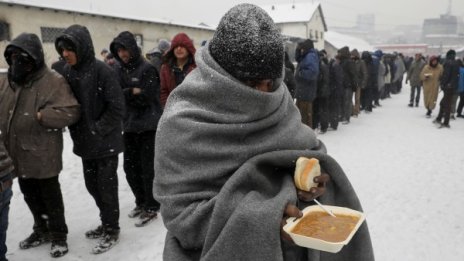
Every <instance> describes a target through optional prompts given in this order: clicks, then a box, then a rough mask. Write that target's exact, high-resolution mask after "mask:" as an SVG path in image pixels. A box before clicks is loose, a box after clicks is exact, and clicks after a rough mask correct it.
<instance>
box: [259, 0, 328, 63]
mask: <svg viewBox="0 0 464 261" xmlns="http://www.w3.org/2000/svg"><path fill="white" fill-rule="evenodd" d="M261 8H263V9H264V10H265V11H266V12H267V13H268V14H269V15H270V16H271V18H272V20H274V23H276V25H277V27H278V28H279V29H280V32H281V33H282V35H284V36H285V37H287V39H288V44H287V49H288V52H289V55H290V57H292V58H293V57H294V51H295V47H296V42H298V41H299V40H302V39H311V40H313V41H314V47H315V48H317V49H319V50H321V49H323V48H324V39H325V32H327V24H326V22H325V18H324V14H323V12H322V7H321V4H320V3H294V4H275V5H267V6H261Z"/></svg>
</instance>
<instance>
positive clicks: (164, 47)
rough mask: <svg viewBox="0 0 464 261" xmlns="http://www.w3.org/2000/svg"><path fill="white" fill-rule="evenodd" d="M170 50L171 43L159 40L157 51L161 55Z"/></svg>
mask: <svg viewBox="0 0 464 261" xmlns="http://www.w3.org/2000/svg"><path fill="white" fill-rule="evenodd" d="M169 48H171V43H170V42H169V41H168V40H166V39H161V40H159V42H158V49H159V50H160V52H161V53H165V52H166V51H168V50H169Z"/></svg>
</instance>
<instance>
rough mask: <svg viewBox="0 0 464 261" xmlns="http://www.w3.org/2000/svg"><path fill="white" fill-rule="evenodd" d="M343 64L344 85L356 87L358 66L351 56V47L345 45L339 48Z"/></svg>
mask: <svg viewBox="0 0 464 261" xmlns="http://www.w3.org/2000/svg"><path fill="white" fill-rule="evenodd" d="M339 54H340V60H341V63H340V64H341V66H342V68H343V86H344V88H345V89H348V88H351V89H353V90H354V89H356V86H357V84H358V83H357V82H356V68H355V64H354V62H353V60H351V57H350V55H351V54H350V49H349V48H348V47H347V46H345V47H342V48H341V49H340V50H339Z"/></svg>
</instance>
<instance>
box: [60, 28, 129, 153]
mask: <svg viewBox="0 0 464 261" xmlns="http://www.w3.org/2000/svg"><path fill="white" fill-rule="evenodd" d="M60 41H68V42H71V43H72V44H73V46H74V47H75V53H76V56H77V64H76V65H73V66H70V65H69V64H67V65H66V66H65V67H64V76H65V78H66V80H67V81H68V83H69V85H70V86H71V89H72V90H73V92H74V95H75V96H76V98H77V100H78V101H79V103H80V104H81V112H82V115H81V118H80V120H79V121H78V122H77V123H76V124H74V125H71V126H70V127H69V130H70V132H71V137H72V139H73V141H74V153H75V154H76V155H78V156H80V157H82V158H84V159H96V158H103V157H108V156H112V155H117V154H119V153H120V152H122V151H123V150H124V143H123V138H122V119H123V116H124V111H125V103H124V96H123V93H122V89H121V86H120V85H119V82H118V81H117V78H116V75H115V73H114V71H113V70H112V69H111V68H110V67H109V66H108V65H107V64H105V63H104V62H102V61H99V60H97V59H95V51H94V48H93V43H92V38H91V37H90V33H89V31H88V30H87V28H86V27H84V26H81V25H72V26H70V27H68V28H67V29H66V30H65V31H64V32H63V34H61V35H60V36H59V37H58V38H57V39H56V41H55V48H56V50H57V51H58V53H59V54H60V55H61V54H62V50H61V49H60V47H59V43H60Z"/></svg>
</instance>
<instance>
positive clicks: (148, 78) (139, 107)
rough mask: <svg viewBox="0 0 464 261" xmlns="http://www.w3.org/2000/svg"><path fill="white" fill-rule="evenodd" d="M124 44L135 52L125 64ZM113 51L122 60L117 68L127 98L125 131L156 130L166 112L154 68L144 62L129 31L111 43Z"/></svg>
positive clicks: (131, 51)
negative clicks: (136, 90)
mask: <svg viewBox="0 0 464 261" xmlns="http://www.w3.org/2000/svg"><path fill="white" fill-rule="evenodd" d="M118 45H121V46H123V47H124V48H125V49H127V50H129V52H130V53H131V55H132V58H131V59H130V61H129V62H128V63H127V64H125V63H124V62H123V61H122V60H121V59H120V58H119V56H118V54H117V53H118V50H117V46H118ZM110 51H111V53H113V55H115V57H116V59H117V60H118V61H119V62H120V64H121V66H119V67H118V68H117V70H116V73H117V74H118V76H119V83H120V84H121V87H122V89H123V92H124V96H125V98H126V114H125V117H124V132H137V133H140V132H144V131H150V130H156V127H157V125H158V121H159V118H160V117H161V114H162V112H163V110H162V108H161V104H160V100H159V94H160V85H159V77H158V72H157V71H156V69H155V67H154V66H153V65H151V64H150V63H148V62H147V61H145V59H143V57H142V55H141V54H140V50H139V48H138V46H137V42H136V41H135V38H134V35H133V34H131V33H130V32H122V33H120V34H119V36H118V37H116V38H115V39H114V40H113V42H112V43H111V44H110ZM134 88H140V89H141V93H140V94H137V95H134V94H133V89H134Z"/></svg>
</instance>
